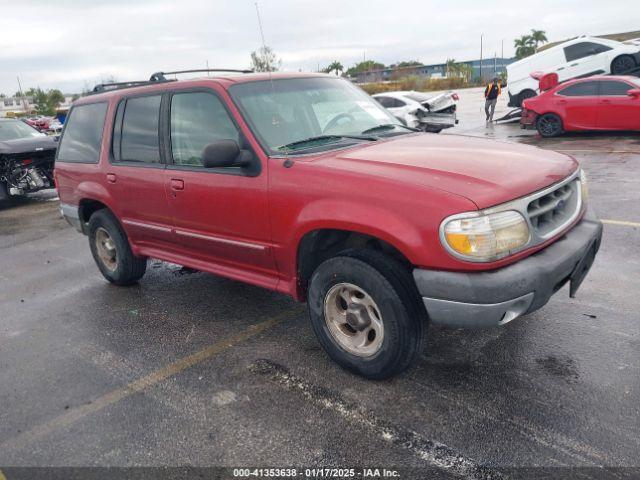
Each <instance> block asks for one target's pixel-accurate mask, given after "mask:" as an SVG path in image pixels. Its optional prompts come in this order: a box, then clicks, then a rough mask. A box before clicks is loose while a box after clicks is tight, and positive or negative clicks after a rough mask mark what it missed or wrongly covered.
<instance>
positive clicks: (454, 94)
mask: <svg viewBox="0 0 640 480" xmlns="http://www.w3.org/2000/svg"><path fill="white" fill-rule="evenodd" d="M451 98H453V99H454V100H455V101H456V102H457V101H458V100H460V97H459V96H458V94H457V93H452V94H451Z"/></svg>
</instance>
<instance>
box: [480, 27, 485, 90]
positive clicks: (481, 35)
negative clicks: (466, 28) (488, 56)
mask: <svg viewBox="0 0 640 480" xmlns="http://www.w3.org/2000/svg"><path fill="white" fill-rule="evenodd" d="M483 35H484V33H481V34H480V81H481V82H482V37H483Z"/></svg>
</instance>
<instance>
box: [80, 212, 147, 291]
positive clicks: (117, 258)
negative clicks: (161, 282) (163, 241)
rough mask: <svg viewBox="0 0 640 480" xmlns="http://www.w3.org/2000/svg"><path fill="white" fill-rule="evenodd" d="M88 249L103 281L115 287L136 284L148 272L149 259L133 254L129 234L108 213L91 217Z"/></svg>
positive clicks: (99, 213)
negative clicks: (113, 284)
mask: <svg viewBox="0 0 640 480" xmlns="http://www.w3.org/2000/svg"><path fill="white" fill-rule="evenodd" d="M89 247H90V248H91V253H92V254H93V259H94V260H95V262H96V265H98V268H99V269H100V272H101V273H102V275H103V276H104V278H106V279H107V280H109V281H110V282H111V283H115V284H116V285H132V284H134V283H136V282H137V281H138V280H140V279H141V278H142V276H143V275H144V273H145V271H146V269H147V259H146V258H144V257H136V256H135V255H134V254H133V252H132V251H131V246H130V245H129V240H128V239H127V235H126V234H125V233H124V231H123V230H122V227H120V224H119V223H118V220H117V219H116V218H115V216H114V215H113V214H112V213H111V212H109V211H108V210H105V209H103V210H98V211H97V212H95V213H94V214H93V215H91V219H90V220H89Z"/></svg>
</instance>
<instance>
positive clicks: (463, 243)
mask: <svg viewBox="0 0 640 480" xmlns="http://www.w3.org/2000/svg"><path fill="white" fill-rule="evenodd" d="M440 232H441V240H442V242H443V243H444V245H445V247H447V248H448V249H449V250H450V251H451V252H452V253H454V255H456V256H458V257H462V258H464V259H465V260H471V261H476V262H490V261H492V260H497V259H499V258H502V257H505V256H507V255H509V253H511V252H513V251H514V250H517V249H519V248H521V247H523V246H525V245H526V244H527V243H528V242H529V238H530V233H529V226H528V225H527V222H526V220H525V219H524V217H523V216H522V215H521V214H520V213H518V212H516V211H515V210H507V211H505V212H496V213H489V214H484V213H482V212H470V213H469V214H467V215H465V214H463V215H455V216H454V217H453V218H452V217H450V218H448V219H445V221H444V222H442V226H441V228H440Z"/></svg>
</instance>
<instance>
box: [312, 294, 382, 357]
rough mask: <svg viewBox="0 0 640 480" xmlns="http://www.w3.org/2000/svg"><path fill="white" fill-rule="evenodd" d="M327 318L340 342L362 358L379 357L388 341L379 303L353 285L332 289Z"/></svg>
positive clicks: (334, 337)
mask: <svg viewBox="0 0 640 480" xmlns="http://www.w3.org/2000/svg"><path fill="white" fill-rule="evenodd" d="M324 318H325V322H326V324H327V328H328V330H329V332H330V333H331V336H332V337H333V339H334V340H335V341H336V343H337V344H338V345H339V346H340V347H341V348H342V349H344V350H346V351H347V352H348V353H351V354H353V355H357V356H359V357H370V356H372V355H375V354H376V353H377V352H378V350H380V348H381V346H382V340H383V339H384V323H383V321H382V314H381V313H380V309H379V308H378V305H376V302H375V301H374V300H373V298H371V296H370V295H369V294H368V293H367V292H366V291H364V290H363V289H362V288H360V287H358V286H357V285H353V284H351V283H338V284H336V285H334V286H333V287H331V289H329V291H328V292H327V295H326V296H325V300H324Z"/></svg>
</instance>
